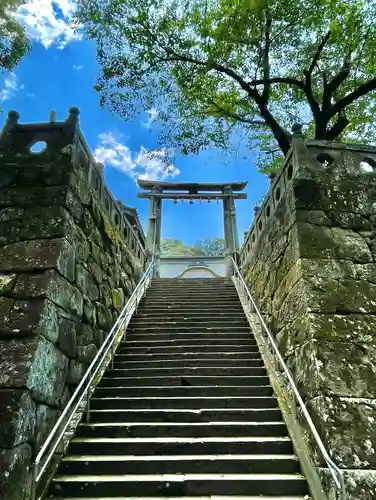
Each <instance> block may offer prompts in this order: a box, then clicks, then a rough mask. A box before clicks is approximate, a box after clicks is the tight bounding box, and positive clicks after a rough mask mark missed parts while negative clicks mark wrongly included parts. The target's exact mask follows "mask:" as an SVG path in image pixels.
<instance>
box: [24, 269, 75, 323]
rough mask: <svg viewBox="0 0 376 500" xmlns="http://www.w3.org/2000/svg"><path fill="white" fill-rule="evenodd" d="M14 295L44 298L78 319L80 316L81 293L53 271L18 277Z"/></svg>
mask: <svg viewBox="0 0 376 500" xmlns="http://www.w3.org/2000/svg"><path fill="white" fill-rule="evenodd" d="M14 294H15V295H16V296H17V297H22V298H34V297H35V298H37V297H45V298H48V299H49V300H51V301H52V302H53V303H55V304H56V305H58V306H60V307H62V308H63V309H64V310H66V311H67V312H70V313H72V314H75V315H77V316H79V317H80V316H81V315H82V310H83V297H82V294H81V292H80V291H79V290H78V288H76V287H75V286H73V285H71V284H70V283H69V282H68V281H67V280H65V279H64V278H62V277H61V276H59V275H58V274H57V273H56V272H55V271H53V270H51V271H46V272H45V273H42V274H36V275H35V274H23V275H21V276H19V278H18V280H17V284H16V286H15V289H14Z"/></svg>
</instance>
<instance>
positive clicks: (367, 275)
mask: <svg viewBox="0 0 376 500" xmlns="http://www.w3.org/2000/svg"><path fill="white" fill-rule="evenodd" d="M355 272H356V276H354V278H355V279H358V280H361V281H368V282H369V283H373V284H376V264H375V263H369V264H355Z"/></svg>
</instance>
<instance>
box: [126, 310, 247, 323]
mask: <svg viewBox="0 0 376 500" xmlns="http://www.w3.org/2000/svg"><path fill="white" fill-rule="evenodd" d="M161 317H162V318H163V320H165V321H190V320H192V321H201V320H202V321H210V320H211V319H213V318H214V319H216V320H218V321H222V320H223V321H231V320H233V319H235V320H237V319H239V320H245V319H246V318H245V315H244V312H243V310H242V309H241V310H239V311H238V312H231V311H222V310H218V311H216V312H215V313H212V312H210V310H209V311H204V310H202V311H201V313H200V312H199V311H194V310H192V311H185V313H184V314H182V313H181V312H180V311H179V310H178V311H171V310H170V311H167V312H166V311H160V310H158V311H156V312H155V313H154V314H150V313H149V312H141V311H138V313H137V315H135V316H133V318H132V321H140V322H141V321H142V322H144V321H153V320H157V321H159V320H160V319H161Z"/></svg>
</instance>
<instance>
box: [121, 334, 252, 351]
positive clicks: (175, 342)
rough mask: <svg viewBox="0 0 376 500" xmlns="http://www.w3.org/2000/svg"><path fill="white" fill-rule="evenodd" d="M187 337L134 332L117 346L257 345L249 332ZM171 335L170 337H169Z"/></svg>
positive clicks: (122, 348)
mask: <svg viewBox="0 0 376 500" xmlns="http://www.w3.org/2000/svg"><path fill="white" fill-rule="evenodd" d="M187 335H188V338H185V337H184V334H181V335H174V336H173V335H171V336H170V338H167V339H166V338H162V339H160V337H159V335H158V334H155V335H153V334H150V333H148V334H147V335H144V334H142V333H135V334H133V335H132V338H129V337H128V336H127V339H126V341H125V342H124V344H123V345H121V346H119V349H121V351H119V352H126V351H127V349H129V348H132V347H147V348H150V347H152V348H154V347H164V346H165V347H173V346H177V347H179V346H180V347H184V346H185V345H192V344H195V343H196V342H197V343H200V344H201V345H204V346H206V347H209V346H217V345H223V344H241V345H244V346H255V347H257V344H256V340H255V338H254V337H253V336H251V335H250V334H249V333H245V334H241V333H237V334H235V333H233V334H227V333H226V334H221V333H219V334H218V335H214V333H207V334H206V335H205V334H201V335H200V334H198V335H196V334H187ZM162 337H163V334H162ZM171 337H172V338H171Z"/></svg>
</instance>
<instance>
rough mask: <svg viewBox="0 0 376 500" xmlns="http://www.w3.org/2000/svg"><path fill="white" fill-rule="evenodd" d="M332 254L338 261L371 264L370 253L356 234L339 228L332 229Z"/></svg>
mask: <svg viewBox="0 0 376 500" xmlns="http://www.w3.org/2000/svg"><path fill="white" fill-rule="evenodd" d="M332 236H333V244H334V254H335V256H336V257H338V258H339V259H347V260H352V261H353V262H372V254H371V251H370V249H369V247H368V245H367V243H366V242H365V240H364V238H362V237H361V236H360V235H359V234H358V233H355V232H354V231H351V230H350V229H342V228H341V227H333V228H332Z"/></svg>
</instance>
